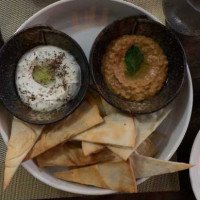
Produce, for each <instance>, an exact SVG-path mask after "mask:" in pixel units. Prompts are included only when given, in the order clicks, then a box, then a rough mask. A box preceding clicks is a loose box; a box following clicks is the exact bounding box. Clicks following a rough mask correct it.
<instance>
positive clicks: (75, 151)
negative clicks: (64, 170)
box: [36, 142, 120, 167]
mask: <svg viewBox="0 0 200 200" xmlns="http://www.w3.org/2000/svg"><path fill="white" fill-rule="evenodd" d="M36 160H37V164H38V166H39V167H47V166H63V167H80V166H87V165H92V164H96V163H101V162H107V161H119V160H120V158H119V157H118V156H117V155H116V154H114V153H112V152H111V151H109V150H108V149H104V150H103V151H101V152H99V153H96V154H92V155H90V156H85V155H84V154H83V151H82V148H81V143H79V142H67V143H65V144H61V145H58V146H56V147H54V148H52V149H50V150H48V151H46V152H44V153H43V154H41V155H39V156H37V157H36Z"/></svg>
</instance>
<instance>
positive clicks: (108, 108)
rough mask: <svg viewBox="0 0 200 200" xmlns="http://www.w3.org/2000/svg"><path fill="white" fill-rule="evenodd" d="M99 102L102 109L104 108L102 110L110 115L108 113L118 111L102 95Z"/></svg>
mask: <svg viewBox="0 0 200 200" xmlns="http://www.w3.org/2000/svg"><path fill="white" fill-rule="evenodd" d="M101 102H102V105H103V109H104V112H105V114H106V115H110V114H113V113H118V112H119V110H117V109H116V108H115V107H113V106H111V105H110V104H109V103H108V102H106V101H105V100H104V99H103V98H102V97H101Z"/></svg>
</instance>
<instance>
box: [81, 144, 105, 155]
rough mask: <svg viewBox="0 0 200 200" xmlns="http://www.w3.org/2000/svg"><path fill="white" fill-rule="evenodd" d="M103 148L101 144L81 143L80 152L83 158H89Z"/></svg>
mask: <svg viewBox="0 0 200 200" xmlns="http://www.w3.org/2000/svg"><path fill="white" fill-rule="evenodd" d="M104 148H105V146H103V145H101V144H94V143H91V142H84V141H82V150H83V153H84V155H85V156H89V155H91V154H93V153H97V152H99V151H101V150H103V149H104Z"/></svg>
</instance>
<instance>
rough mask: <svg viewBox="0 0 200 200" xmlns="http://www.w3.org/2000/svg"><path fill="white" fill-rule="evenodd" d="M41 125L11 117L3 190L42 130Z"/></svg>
mask: <svg viewBox="0 0 200 200" xmlns="http://www.w3.org/2000/svg"><path fill="white" fill-rule="evenodd" d="M42 128H43V126H36V125H28V126H27V124H25V123H23V122H22V121H20V120H18V119H15V118H14V119H13V121H12V128H11V135H10V139H9V141H8V150H7V154H6V160H5V172H4V190H5V189H6V187H7V186H8V185H9V183H10V181H11V179H12V177H13V176H14V174H15V172H16V171H17V169H18V167H19V165H20V164H21V162H22V161H23V159H24V158H25V157H26V155H27V153H28V152H29V151H30V150H31V148H32V147H33V145H34V144H35V142H36V140H37V139H38V137H39V136H40V134H41V132H42Z"/></svg>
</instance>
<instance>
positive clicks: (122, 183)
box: [55, 161, 137, 193]
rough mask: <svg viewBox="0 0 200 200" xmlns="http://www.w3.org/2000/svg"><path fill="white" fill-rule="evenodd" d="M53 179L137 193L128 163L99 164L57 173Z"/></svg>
mask: <svg viewBox="0 0 200 200" xmlns="http://www.w3.org/2000/svg"><path fill="white" fill-rule="evenodd" d="M55 177H57V178H60V179H63V180H66V181H71V182H76V183H81V184H85V185H93V186H96V187H100V188H107V189H111V190H116V191H119V192H130V193H133V192H137V184H136V180H135V177H134V173H133V170H132V166H131V165H130V163H129V162H124V161H121V162H115V163H110V162H108V163H101V164H97V165H92V166H89V167H82V168H77V169H72V170H67V171H64V172H57V173H55Z"/></svg>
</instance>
